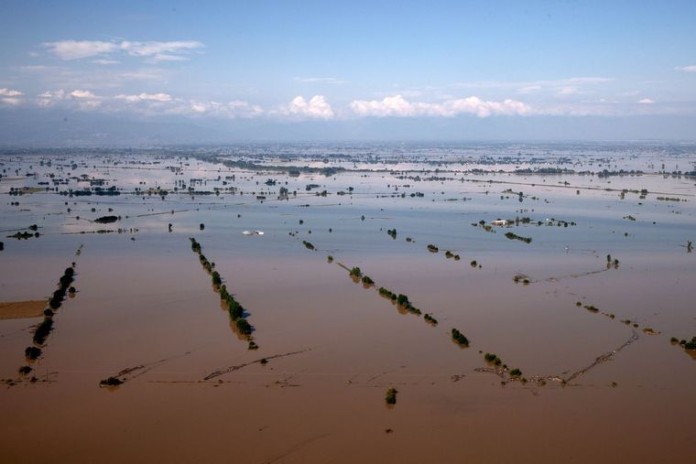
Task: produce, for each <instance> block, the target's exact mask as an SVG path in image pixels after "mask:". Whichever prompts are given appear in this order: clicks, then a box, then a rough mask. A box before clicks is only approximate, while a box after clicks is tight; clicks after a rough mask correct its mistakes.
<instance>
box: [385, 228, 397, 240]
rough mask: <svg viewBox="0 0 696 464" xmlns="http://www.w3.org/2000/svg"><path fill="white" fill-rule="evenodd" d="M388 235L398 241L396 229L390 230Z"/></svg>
mask: <svg viewBox="0 0 696 464" xmlns="http://www.w3.org/2000/svg"><path fill="white" fill-rule="evenodd" d="M387 234H388V235H389V236H390V237H391V238H393V239H396V229H389V230H387Z"/></svg>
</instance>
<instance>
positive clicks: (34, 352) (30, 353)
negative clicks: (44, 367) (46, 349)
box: [24, 346, 41, 360]
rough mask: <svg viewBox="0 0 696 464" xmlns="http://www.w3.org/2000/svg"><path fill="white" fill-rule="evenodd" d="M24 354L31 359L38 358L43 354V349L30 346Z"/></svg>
mask: <svg viewBox="0 0 696 464" xmlns="http://www.w3.org/2000/svg"><path fill="white" fill-rule="evenodd" d="M24 356H26V358H27V359H29V360H34V359H37V358H38V357H39V356H41V349H40V348H37V347H35V346H28V347H27V349H26V350H24Z"/></svg>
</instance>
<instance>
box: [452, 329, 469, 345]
mask: <svg viewBox="0 0 696 464" xmlns="http://www.w3.org/2000/svg"><path fill="white" fill-rule="evenodd" d="M452 340H454V342H455V343H456V344H458V345H460V346H464V347H468V346H469V339H468V338H466V337H465V336H464V334H463V333H461V332H460V331H459V330H457V329H452Z"/></svg>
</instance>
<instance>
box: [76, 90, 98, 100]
mask: <svg viewBox="0 0 696 464" xmlns="http://www.w3.org/2000/svg"><path fill="white" fill-rule="evenodd" d="M70 96H71V97H73V98H97V96H96V95H94V94H93V93H92V92H90V91H89V90H73V91H72V92H70Z"/></svg>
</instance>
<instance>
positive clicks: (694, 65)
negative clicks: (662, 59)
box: [674, 64, 696, 73]
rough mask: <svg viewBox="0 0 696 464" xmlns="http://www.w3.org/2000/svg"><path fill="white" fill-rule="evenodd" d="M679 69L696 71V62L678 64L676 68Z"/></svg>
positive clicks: (690, 71)
mask: <svg viewBox="0 0 696 464" xmlns="http://www.w3.org/2000/svg"><path fill="white" fill-rule="evenodd" d="M674 69H675V70H677V71H684V72H688V73H696V64H690V65H688V66H677V67H675V68H674Z"/></svg>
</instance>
